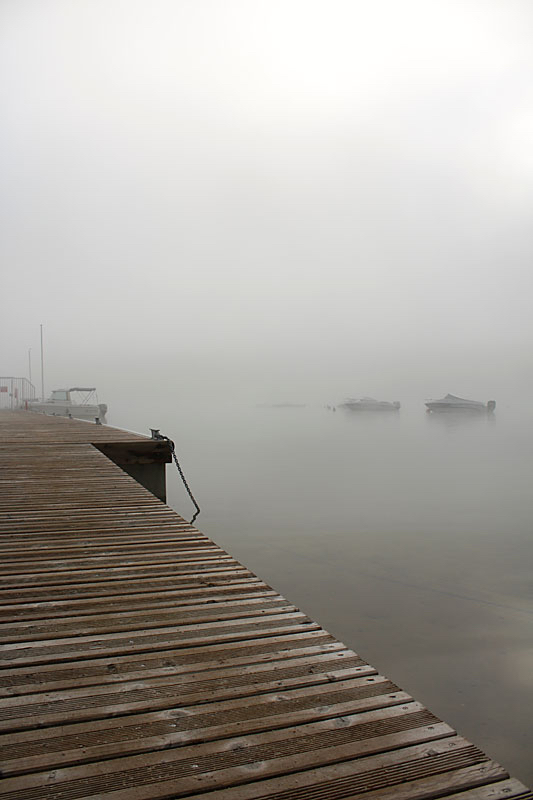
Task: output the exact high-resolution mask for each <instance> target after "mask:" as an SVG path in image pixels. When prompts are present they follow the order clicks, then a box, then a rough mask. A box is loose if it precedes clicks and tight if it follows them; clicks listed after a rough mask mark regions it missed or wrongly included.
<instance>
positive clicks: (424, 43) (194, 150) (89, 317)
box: [0, 0, 533, 400]
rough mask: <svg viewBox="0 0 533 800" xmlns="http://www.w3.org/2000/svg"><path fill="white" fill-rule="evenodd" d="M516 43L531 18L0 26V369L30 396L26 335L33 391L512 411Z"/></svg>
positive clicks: (526, 93)
mask: <svg viewBox="0 0 533 800" xmlns="http://www.w3.org/2000/svg"><path fill="white" fill-rule="evenodd" d="M532 29H533V4H532V3H531V2H529V0H523V1H521V0H499V1H498V0H448V2H443V1H441V0H419V1H417V0H403V1H402V2H398V0H375V1H374V2H367V1H366V0H365V1H364V2H361V1H359V0H327V2H326V1H325V0H324V1H322V0H320V1H318V0H283V1H282V2H280V1H279V0H152V1H151V2H146V1H145V0H76V2H72V0H2V2H1V3H0V70H1V85H0V90H1V110H2V125H1V128H0V158H1V169H2V180H1V188H0V195H1V202H2V206H1V214H2V241H1V264H2V266H1V278H0V281H1V284H0V285H1V296H0V304H1V309H0V310H1V314H0V337H1V339H0V371H1V372H2V373H3V374H15V375H18V374H26V372H27V361H28V358H27V352H28V348H29V347H31V348H32V352H33V353H34V370H35V374H36V375H37V376H38V371H37V367H38V347H39V324H40V323H43V324H44V326H45V332H46V342H47V388H48V389H52V388H54V386H55V385H61V384H63V385H65V384H76V383H79V382H93V381H94V382H96V383H97V384H98V385H99V387H100V388H101V394H102V395H105V394H106V393H107V395H108V397H109V396H113V392H114V386H115V385H116V384H117V383H121V382H122V383H127V382H128V381H130V382H131V381H132V377H131V376H133V375H137V376H139V375H145V376H146V378H147V380H148V381H152V380H153V379H154V376H156V375H161V374H162V373H163V374H164V373H165V372H168V371H169V370H170V371H172V372H173V373H174V375H177V376H181V377H182V378H183V381H184V384H186V385H187V387H188V388H187V391H188V392H189V393H190V392H191V391H193V390H192V389H191V386H196V387H198V391H199V392H200V391H201V392H204V391H206V390H211V391H212V392H214V393H216V392H217V391H218V390H219V389H220V390H221V391H226V390H227V386H228V384H229V383H231V384H232V385H233V386H234V387H237V389H238V391H242V390H243V389H244V388H247V389H248V390H249V394H250V396H253V397H255V396H257V399H263V395H264V396H265V398H264V399H269V398H270V397H272V399H279V398H278V396H277V395H279V394H281V395H283V397H282V398H281V399H285V397H289V396H290V397H293V396H294V395H295V393H298V391H301V392H304V391H305V392H311V391H312V389H314V396H317V397H318V396H319V395H320V393H321V392H322V391H323V396H324V398H325V399H331V398H332V395H335V393H340V394H341V396H342V395H344V394H355V395H357V394H371V393H375V392H383V393H387V392H388V393H392V396H394V397H398V396H399V393H400V396H401V392H402V391H404V392H406V391H408V389H410V390H412V391H413V392H414V393H415V394H416V393H417V392H421V393H422V395H423V396H424V397H427V396H430V395H434V394H439V393H441V392H444V391H455V392H457V393H461V392H464V393H466V392H469V391H470V392H477V393H480V394H481V396H480V399H484V400H486V399H488V398H489V397H492V396H495V395H497V394H498V393H499V395H501V394H502V393H503V394H506V393H507V395H513V394H514V395H517V394H519V393H524V392H525V391H528V390H530V389H531V388H533V371H532V367H531V346H532V343H533V322H532V318H533V314H532V302H531V301H532V295H533V277H532V255H533V241H532V238H533V234H532V224H531V223H532V220H531V217H532V208H533V148H532V140H533V47H532V42H533V35H532V34H533V30H532ZM162 380H163V381H164V378H162ZM35 382H36V383H38V379H37V380H36V381H35ZM254 385H255V386H256V388H257V391H254V389H253V388H252V389H250V386H252V387H253V386H254ZM266 395H268V396H266ZM274 395H276V396H274ZM102 399H105V398H104V397H102Z"/></svg>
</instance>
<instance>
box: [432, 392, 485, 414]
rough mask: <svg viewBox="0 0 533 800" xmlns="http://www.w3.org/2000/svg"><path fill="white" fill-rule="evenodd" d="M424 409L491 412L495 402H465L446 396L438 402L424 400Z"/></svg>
mask: <svg viewBox="0 0 533 800" xmlns="http://www.w3.org/2000/svg"><path fill="white" fill-rule="evenodd" d="M426 407H427V410H428V411H470V412H487V411H489V412H492V411H494V409H495V408H496V402H495V401H494V400H489V401H488V403H482V402H481V401H480V400H466V399H465V398H464V397H456V395H454V394H447V395H446V396H445V397H442V398H441V399H440V400H426Z"/></svg>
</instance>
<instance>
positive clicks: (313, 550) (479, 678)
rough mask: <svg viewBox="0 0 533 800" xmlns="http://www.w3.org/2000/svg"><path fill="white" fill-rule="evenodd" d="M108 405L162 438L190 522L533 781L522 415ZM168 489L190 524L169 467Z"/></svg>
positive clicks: (124, 420) (527, 470) (527, 463)
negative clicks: (173, 459) (173, 455)
mask: <svg viewBox="0 0 533 800" xmlns="http://www.w3.org/2000/svg"><path fill="white" fill-rule="evenodd" d="M147 408H148V410H149V415H148V414H147V411H146V409H147ZM113 411H114V413H112V415H111V417H110V420H109V422H110V424H115V425H119V426H122V427H127V428H130V429H132V430H138V431H147V430H148V428H149V427H151V426H152V427H159V428H160V429H161V431H162V432H163V433H165V434H167V435H169V436H170V437H171V438H174V440H175V442H176V447H177V452H178V454H179V457H180V460H181V462H182V466H183V468H184V470H185V474H186V476H187V478H188V480H189V483H190V484H191V488H192V490H193V492H194V493H195V495H196V496H197V499H198V501H199V503H200V506H201V507H202V513H201V515H200V517H199V518H198V520H197V521H196V525H197V526H198V527H199V528H200V529H201V530H202V531H204V532H205V533H206V534H208V535H209V536H210V537H211V538H212V539H214V540H215V541H216V542H217V543H218V544H219V545H221V546H222V547H224V548H225V549H227V550H229V551H230V553H231V554H232V555H233V556H235V557H236V558H237V559H239V560H240V561H242V562H243V563H244V564H246V565H247V566H248V567H249V568H250V569H252V570H253V571H254V572H256V573H258V574H259V576H260V577H261V578H263V579H264V580H265V581H267V582H268V583H270V584H271V585H272V586H274V587H275V588H276V589H277V590H279V591H280V592H281V593H282V594H283V595H285V596H286V597H287V598H288V599H289V600H291V601H292V602H293V603H295V604H296V605H298V606H299V607H300V608H302V610H304V611H306V612H307V613H309V614H310V616H312V617H313V618H314V619H316V620H317V621H318V622H320V623H321V624H322V625H323V626H324V627H325V628H327V629H328V630H329V631H330V632H331V633H333V634H335V635H336V636H337V637H338V638H339V639H341V640H342V641H344V642H345V643H346V644H347V645H349V646H350V647H352V648H353V649H355V650H356V651H357V652H358V653H360V654H361V655H362V656H363V657H364V658H365V659H366V660H367V661H369V662H370V663H372V664H374V666H376V667H377V668H378V669H379V670H380V671H382V672H384V673H385V674H386V675H388V677H390V678H392V679H393V680H394V681H396V682H397V683H398V684H399V685H400V686H401V687H402V688H403V689H405V690H406V691H409V692H411V693H412V694H413V695H414V696H415V698H416V699H417V700H420V701H421V702H423V703H425V704H426V705H428V706H429V708H430V709H431V710H432V711H433V712H434V713H436V714H437V715H438V716H441V717H443V718H444V719H445V720H446V721H447V722H449V723H450V724H452V725H453V726H454V727H455V728H457V729H458V731H459V732H460V733H462V734H464V735H465V736H467V737H469V738H471V739H472V740H473V741H474V742H475V743H476V744H477V745H479V746H480V747H482V748H483V749H484V750H485V751H486V752H487V753H488V754H489V755H491V756H493V757H494V758H495V759H497V760H498V761H500V762H501V763H503V764H504V765H505V766H506V767H507V768H508V769H509V770H510V771H511V772H512V773H513V774H514V775H515V776H516V777H519V778H521V779H522V780H523V781H525V782H526V783H529V784H530V785H533V726H532V724H531V716H532V709H533V702H532V701H533V635H532V633H533V631H532V628H533V626H532V622H533V579H532V564H533V531H532V527H533V526H532V520H533V487H532V481H531V476H532V466H533V433H532V426H531V420H530V418H529V415H528V414H527V413H520V412H519V411H517V410H513V409H512V408H505V407H504V408H498V409H497V410H496V414H495V416H494V417H493V418H490V417H487V416H481V417H473V418H471V417H467V418H464V417H457V416H448V415H446V416H438V417H435V416H432V415H426V414H425V413H424V409H423V406H420V405H417V404H413V406H412V408H411V409H409V408H406V409H402V411H401V412H400V413H399V414H393V415H388V414H384V415H377V416H375V415H368V414H357V413H351V414H350V413H349V412H342V411H340V410H337V412H336V413H333V412H331V411H328V410H326V409H325V408H323V407H319V406H316V407H312V406H309V407H306V408H260V407H242V408H237V407H235V406H232V407H227V408H225V407H224V406H223V405H220V404H218V403H216V402H214V403H212V404H210V405H206V406H204V407H198V406H195V407H194V408H185V407H183V406H180V405H178V401H177V400H176V404H175V405H174V404H173V403H172V402H168V403H167V404H161V405H160V406H159V407H157V406H154V403H153V402H151V403H150V404H149V406H146V405H142V407H141V404H139V407H138V408H136V407H135V405H134V406H129V407H124V408H122V409H120V408H118V409H117V408H116V407H115V408H114V409H113V408H112V412H113ZM168 484H169V503H170V504H171V505H172V506H173V507H174V508H176V510H177V511H179V513H181V514H182V515H183V516H185V517H187V518H190V516H191V514H192V509H191V504H190V502H189V501H188V499H187V498H186V496H185V495H184V492H183V489H182V488H181V486H180V484H179V483H178V480H177V478H176V475H175V470H172V471H170V468H169V471H168Z"/></svg>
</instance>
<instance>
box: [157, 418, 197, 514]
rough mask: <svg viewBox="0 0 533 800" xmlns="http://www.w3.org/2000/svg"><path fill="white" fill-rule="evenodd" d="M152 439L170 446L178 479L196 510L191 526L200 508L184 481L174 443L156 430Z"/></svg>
mask: <svg viewBox="0 0 533 800" xmlns="http://www.w3.org/2000/svg"><path fill="white" fill-rule="evenodd" d="M152 439H164V440H165V441H166V442H168V443H169V445H170V451H171V453H172V458H173V459H174V463H175V465H176V467H177V468H178V472H179V474H180V478H181V480H182V481H183V485H184V486H185V488H186V490H187V494H188V495H189V497H190V498H191V500H192V502H193V504H194V507H195V508H196V513H195V514H194V516H193V518H192V519H191V522H190V524H191V525H192V524H193V522H194V520H195V519H196V517H197V516H198V514H199V513H200V506H199V505H198V503H197V502H196V499H195V497H194V495H193V493H192V492H191V489H190V486H189V484H188V483H187V480H186V478H185V475H184V474H183V470H182V468H181V465H180V462H179V461H178V457H177V455H176V446H175V444H174V442H173V441H172V439H169V438H168V436H163V435H162V434H161V433H159V431H158V430H156V429H152Z"/></svg>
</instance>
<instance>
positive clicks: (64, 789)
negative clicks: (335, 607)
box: [0, 411, 533, 800]
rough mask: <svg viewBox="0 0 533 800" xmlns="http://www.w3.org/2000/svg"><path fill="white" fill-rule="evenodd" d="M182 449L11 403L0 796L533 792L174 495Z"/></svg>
mask: <svg viewBox="0 0 533 800" xmlns="http://www.w3.org/2000/svg"><path fill="white" fill-rule="evenodd" d="M169 460H170V451H169V448H168V444H167V443H166V442H160V441H154V440H151V439H148V438H144V437H141V436H137V435H135V434H131V433H128V432H126V431H120V430H116V429H113V428H110V427H106V426H101V425H93V424H90V423H84V422H78V421H74V420H68V419H64V418H58V417H48V416H44V415H40V414H31V413H29V412H23V411H14V412H10V411H3V412H0V471H1V472H0V487H1V499H0V519H1V529H0V573H1V585H2V592H1V601H2V606H1V607H0V614H1V620H0V631H1V640H2V644H1V647H0V761H1V768H2V776H3V778H2V780H1V781H0V800H41V798H46V799H47V800H83V799H84V798H91V800H95V798H102V800H162V799H163V798H182V797H187V798H191V797H194V798H203V800H258V799H261V800H308V799H309V800H341V798H361V800H393V799H394V800H408V799H412V800H423V799H424V798H441V797H446V798H454V799H456V800H463V799H464V800H500V798H501V799H502V800H503V798H522V799H523V800H526V798H528V799H531V798H533V794H532V793H531V792H530V791H529V790H528V789H527V788H526V787H525V786H523V785H522V784H521V783H520V782H518V781H517V780H513V779H511V778H509V776H508V774H507V773H506V771H505V769H503V768H502V767H500V766H499V765H498V764H496V763H494V762H493V761H491V760H490V759H489V758H488V757H487V756H485V755H484V754H483V753H482V752H481V751H480V750H478V749H477V747H475V746H474V745H472V744H471V743H470V742H468V741H466V740H465V739H464V738H462V737H461V736H458V735H457V734H456V733H455V731H454V730H453V729H452V728H451V727H450V726H449V725H447V724H445V723H444V722H441V720H439V719H437V718H436V717H435V716H433V714H431V712H430V711H428V710H427V709H426V708H424V707H423V706H422V705H421V704H420V703H417V702H416V701H415V700H414V699H413V698H412V697H410V696H409V695H408V694H406V693H405V692H402V691H401V690H400V689H399V688H398V687H397V686H395V685H394V684H393V683H392V682H391V681H389V680H388V679H387V678H385V677H383V676H382V675H379V674H378V672H377V671H376V670H375V669H374V668H373V667H371V666H369V665H368V664H367V663H365V661H364V660H363V659H362V658H360V657H359V656H358V655H357V654H356V653H354V652H352V651H351V650H349V649H348V648H346V647H345V646H344V645H343V644H341V643H340V642H338V641H337V640H336V639H335V638H334V637H333V636H330V635H329V634H328V633H327V632H326V631H324V630H323V629H322V628H321V627H320V626H319V625H317V624H316V623H315V622H313V620H311V619H309V618H308V617H307V616H306V615H305V614H304V613H302V612H301V611H300V610H299V609H297V608H295V607H294V606H293V605H291V603H290V602H288V601H287V600H285V599H284V598H283V597H281V596H280V595H279V594H278V593H277V592H275V591H273V590H272V589H271V588H270V587H269V586H267V585H266V584H265V583H263V582H262V581H261V580H259V578H257V577H256V576H255V575H254V574H253V573H251V572H250V571H249V570H248V569H246V568H245V567H243V566H241V564H239V563H238V562H237V561H235V560H234V559H233V558H231V556H229V555H228V554H227V553H225V552H224V551H223V550H221V548H220V547H217V545H215V544H214V543H213V542H211V541H210V540H209V539H208V538H207V537H206V536H204V535H203V534H202V533H200V531H198V530H197V529H196V528H194V527H192V526H191V525H189V524H188V523H187V522H186V521H185V520H184V519H182V518H181V517H180V516H178V514H176V512H175V511H173V510H172V509H171V508H169V507H168V506H166V505H165V504H164V502H163V499H164V477H163V483H162V479H161V475H162V474H164V464H165V463H166V462H168V461H169ZM139 481H140V482H139Z"/></svg>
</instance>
